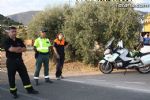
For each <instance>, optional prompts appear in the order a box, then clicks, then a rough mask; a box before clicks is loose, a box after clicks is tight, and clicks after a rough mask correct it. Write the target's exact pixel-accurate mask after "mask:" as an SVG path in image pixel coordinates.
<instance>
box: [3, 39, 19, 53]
mask: <svg viewBox="0 0 150 100" xmlns="http://www.w3.org/2000/svg"><path fill="white" fill-rule="evenodd" d="M4 49H5V51H9V52H14V53H18V52H20V50H21V48H19V47H13V46H12V44H11V43H10V41H9V40H6V41H5V42H4Z"/></svg>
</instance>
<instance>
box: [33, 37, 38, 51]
mask: <svg viewBox="0 0 150 100" xmlns="http://www.w3.org/2000/svg"><path fill="white" fill-rule="evenodd" d="M33 46H34V51H35V52H38V51H37V47H38V46H39V42H38V39H36V40H35V42H34V45H33Z"/></svg>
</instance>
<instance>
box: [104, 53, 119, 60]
mask: <svg viewBox="0 0 150 100" xmlns="http://www.w3.org/2000/svg"><path fill="white" fill-rule="evenodd" d="M118 56H119V54H117V53H114V54H112V55H111V54H108V55H106V56H105V57H104V59H105V60H107V61H109V62H114V61H115V60H116V59H117V57H118Z"/></svg>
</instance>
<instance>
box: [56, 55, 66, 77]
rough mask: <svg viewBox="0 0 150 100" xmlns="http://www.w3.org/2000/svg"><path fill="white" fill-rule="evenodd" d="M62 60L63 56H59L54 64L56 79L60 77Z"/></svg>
mask: <svg viewBox="0 0 150 100" xmlns="http://www.w3.org/2000/svg"><path fill="white" fill-rule="evenodd" d="M64 60H65V56H64V55H62V56H61V55H60V59H57V64H56V77H60V76H61V75H62V69H63V65H64Z"/></svg>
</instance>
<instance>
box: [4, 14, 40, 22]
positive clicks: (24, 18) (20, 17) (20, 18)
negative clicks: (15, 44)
mask: <svg viewBox="0 0 150 100" xmlns="http://www.w3.org/2000/svg"><path fill="white" fill-rule="evenodd" d="M38 12H40V11H28V12H23V13H18V14H14V15H10V16H7V17H9V18H11V19H13V20H15V21H17V22H20V23H23V24H24V25H28V24H29V22H30V21H31V20H32V18H33V16H35V15H36V14H37V13H38Z"/></svg>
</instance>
